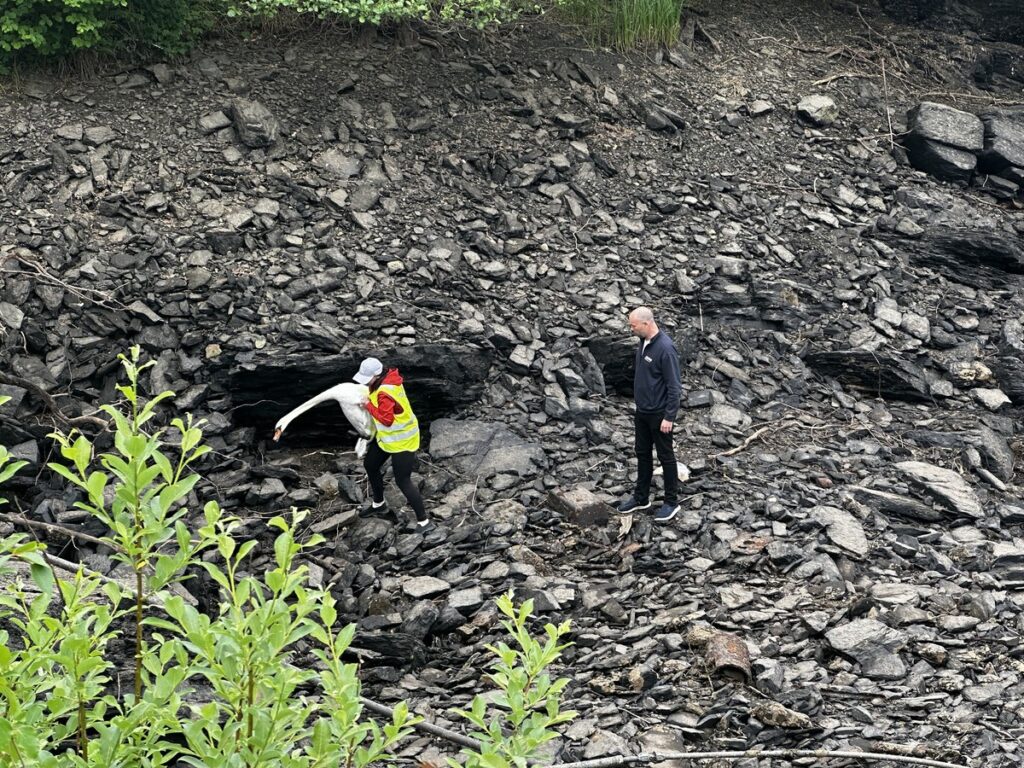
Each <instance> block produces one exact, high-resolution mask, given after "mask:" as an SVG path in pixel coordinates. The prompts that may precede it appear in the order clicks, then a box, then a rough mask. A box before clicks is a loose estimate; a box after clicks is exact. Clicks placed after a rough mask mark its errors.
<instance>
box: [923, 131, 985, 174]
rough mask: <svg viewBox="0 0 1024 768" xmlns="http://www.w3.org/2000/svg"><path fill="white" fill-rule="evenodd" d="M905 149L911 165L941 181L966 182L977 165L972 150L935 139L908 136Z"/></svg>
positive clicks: (976, 159)
mask: <svg viewBox="0 0 1024 768" xmlns="http://www.w3.org/2000/svg"><path fill="white" fill-rule="evenodd" d="M907 149H908V156H909V158H910V164H911V165H912V166H914V167H915V168H917V170H919V171H924V172H925V173H927V174H929V175H931V176H934V177H935V178H937V179H942V180H943V181H952V182H955V183H957V184H967V183H969V182H970V180H971V177H972V176H973V175H974V169H975V168H976V167H977V165H978V158H977V156H976V155H974V154H973V153H972V152H968V151H967V150H965V149H959V148H957V147H951V146H949V145H948V144H941V143H940V142H937V141H930V140H928V139H921V138H919V137H914V136H909V137H908V138H907Z"/></svg>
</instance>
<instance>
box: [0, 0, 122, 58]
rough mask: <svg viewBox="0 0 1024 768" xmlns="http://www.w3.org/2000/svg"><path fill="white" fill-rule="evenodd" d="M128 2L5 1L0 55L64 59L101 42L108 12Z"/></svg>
mask: <svg viewBox="0 0 1024 768" xmlns="http://www.w3.org/2000/svg"><path fill="white" fill-rule="evenodd" d="M127 3H128V0H5V2H4V4H3V10H0V52H2V53H3V54H5V58H7V59H8V60H11V59H13V57H14V54H16V53H18V52H20V51H25V52H29V53H35V54H38V55H40V56H64V55H67V54H69V53H71V52H73V51H74V50H76V49H83V48H93V47H95V46H97V45H99V44H100V42H101V41H102V40H103V39H104V28H105V27H106V26H107V24H108V22H109V20H110V18H111V16H112V12H113V11H115V10H116V9H120V8H124V7H125V6H126V5H127Z"/></svg>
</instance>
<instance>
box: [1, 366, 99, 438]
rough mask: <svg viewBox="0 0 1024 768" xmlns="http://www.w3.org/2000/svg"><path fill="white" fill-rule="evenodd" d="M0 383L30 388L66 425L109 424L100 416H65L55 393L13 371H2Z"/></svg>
mask: <svg viewBox="0 0 1024 768" xmlns="http://www.w3.org/2000/svg"><path fill="white" fill-rule="evenodd" d="M0 384H7V385H8V386H11V387H20V388H21V389H26V390H28V391H29V392H31V393H32V394H33V395H35V396H36V397H38V398H39V399H40V400H42V401H43V405H44V406H45V407H46V410H47V411H48V412H49V413H51V414H52V415H53V416H54V417H55V418H56V419H57V420H58V421H60V422H61V423H62V424H64V425H66V426H69V427H82V426H85V425H89V426H93V427H97V428H99V429H106V428H107V427H108V426H109V425H108V423H107V422H106V421H105V420H103V419H101V418H99V417H98V416H65V415H64V412H63V411H62V410H61V409H60V406H59V405H58V404H57V400H56V398H54V396H53V395H51V394H50V393H49V392H47V391H46V390H45V389H43V388H42V387H40V386H39V385H38V384H36V383H35V382H32V381H29V380H28V379H26V378H23V377H21V376H15V375H14V374H13V373H0Z"/></svg>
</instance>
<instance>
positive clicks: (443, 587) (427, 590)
mask: <svg viewBox="0 0 1024 768" xmlns="http://www.w3.org/2000/svg"><path fill="white" fill-rule="evenodd" d="M451 588H452V585H451V584H449V583H448V582H447V581H445V580H444V579H438V578H436V577H434V576H414V577H412V578H410V579H406V580H405V581H403V582H402V592H404V593H405V594H407V595H408V596H409V597H413V598H416V599H419V598H424V597H434V596H436V595H441V594H444V593H445V592H447V591H448V590H449V589H451Z"/></svg>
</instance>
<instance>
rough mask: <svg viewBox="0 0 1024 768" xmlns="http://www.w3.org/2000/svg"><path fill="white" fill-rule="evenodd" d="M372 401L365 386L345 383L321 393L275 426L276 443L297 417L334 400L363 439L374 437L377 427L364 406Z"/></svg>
mask: <svg viewBox="0 0 1024 768" xmlns="http://www.w3.org/2000/svg"><path fill="white" fill-rule="evenodd" d="M369 399H370V390H369V388H368V387H366V386H365V385H363V384H356V383H355V382H351V381H345V382H342V383H341V384H338V385H336V386H333V387H331V388H330V389H328V390H325V391H323V392H321V393H320V394H319V395H317V396H316V397H311V398H310V399H309V400H307V401H306V402H304V403H303V404H302V405H300V406H299V407H298V408H296V409H294V410H292V411H289V412H288V413H286V414H285V415H284V416H282V417H281V420H280V421H278V422H277V424H276V425H275V426H274V442H275V443H276V442H277V441H278V440H280V439H281V435H282V434H283V433H284V431H285V430H286V429H287V428H288V425H289V424H291V423H292V420H293V419H295V418H296V417H297V416H300V415H302V414H303V413H305V412H306V411H308V410H309V409H310V408H315V407H316V406H318V405H320V403H324V402H327V401H328V400H334V401H335V402H337V403H338V405H340V406H341V410H342V411H344V412H345V417H346V418H347V419H348V420H349V422H350V423H351V424H352V427H353V428H354V429H355V431H356V432H358V433H359V434H360V436H361V437H363V438H370V437H373V434H374V432H375V431H376V427H375V426H374V423H373V417H372V416H370V414H369V413H368V412H367V410H366V409H365V408H363V405H364V404H365V403H366V402H368V401H369Z"/></svg>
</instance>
